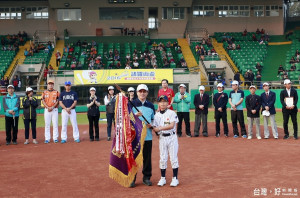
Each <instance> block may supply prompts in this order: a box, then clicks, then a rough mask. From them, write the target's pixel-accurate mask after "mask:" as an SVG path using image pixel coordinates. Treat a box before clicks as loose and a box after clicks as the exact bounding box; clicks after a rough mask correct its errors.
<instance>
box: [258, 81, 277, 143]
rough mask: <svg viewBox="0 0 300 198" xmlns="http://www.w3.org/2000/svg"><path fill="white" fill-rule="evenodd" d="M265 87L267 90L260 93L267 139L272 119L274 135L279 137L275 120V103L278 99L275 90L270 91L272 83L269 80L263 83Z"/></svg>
mask: <svg viewBox="0 0 300 198" xmlns="http://www.w3.org/2000/svg"><path fill="white" fill-rule="evenodd" d="M263 89H264V90H265V92H263V93H262V94H261V95H260V98H261V106H262V115H263V118H264V136H265V139H269V136H270V132H269V127H268V122H269V119H270V122H271V127H272V133H273V137H274V138H275V139H278V130H277V124H276V121H275V114H276V110H275V105H274V104H275V101H276V94H275V93H274V92H273V91H270V85H269V83H267V82H265V83H264V84H263Z"/></svg>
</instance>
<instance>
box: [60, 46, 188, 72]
mask: <svg viewBox="0 0 300 198" xmlns="http://www.w3.org/2000/svg"><path fill="white" fill-rule="evenodd" d="M169 41H170V42H173V40H157V41H156V42H157V44H159V43H163V44H164V45H166V44H167V42H169ZM174 41H175V40H174ZM154 42H155V40H154ZM69 45H70V47H74V52H69V53H66V52H65V53H64V54H63V57H62V59H61V62H60V65H59V70H71V67H70V66H71V64H72V61H73V60H74V59H76V62H77V63H78V62H81V64H82V65H83V67H82V69H88V65H89V59H90V57H91V55H90V51H91V48H92V44H91V43H88V45H87V46H86V47H83V46H75V44H74V43H69ZM94 48H95V49H96V51H97V56H99V55H101V57H102V63H103V64H104V69H108V67H109V65H110V64H111V63H113V64H116V62H115V61H113V60H109V58H108V55H109V52H110V51H112V52H114V51H115V50H118V52H119V56H120V63H121V67H120V68H121V69H124V68H125V64H126V55H127V54H130V56H131V60H132V56H133V53H134V50H137V52H138V53H137V55H138V57H140V55H141V53H142V52H144V51H145V50H146V49H148V50H149V51H150V52H153V53H154V54H155V55H156V59H157V66H158V68H162V67H163V58H162V51H159V50H152V45H150V46H148V45H147V43H145V42H142V43H134V42H132V43H124V44H120V43H117V42H116V43H107V44H104V43H98V44H97V45H96V46H94ZM84 51H85V52H86V55H82V52H84ZM166 52H167V53H168V52H171V53H172V56H170V57H168V60H170V59H171V58H173V59H174V60H175V63H173V64H172V63H171V64H170V68H176V67H181V66H180V63H179V60H180V58H181V57H182V54H177V52H176V51H175V49H174V47H173V46H172V47H170V48H166ZM138 62H139V68H145V65H144V60H141V59H139V60H138ZM113 68H114V67H113ZM76 69H78V68H76Z"/></svg>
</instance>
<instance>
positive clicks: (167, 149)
mask: <svg viewBox="0 0 300 198" xmlns="http://www.w3.org/2000/svg"><path fill="white" fill-rule="evenodd" d="M178 146H179V145H178V139H177V135H176V134H173V135H170V136H166V137H164V136H162V135H160V136H159V155H160V160H159V168H160V169H167V164H168V153H169V155H170V161H171V166H172V168H173V169H174V168H178V167H179V164H178V157H177V153H178Z"/></svg>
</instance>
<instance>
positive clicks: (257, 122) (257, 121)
mask: <svg viewBox="0 0 300 198" xmlns="http://www.w3.org/2000/svg"><path fill="white" fill-rule="evenodd" d="M247 120H248V136H250V137H252V135H253V123H254V124H255V126H256V137H260V127H259V126H260V118H259V117H258V118H251V117H247Z"/></svg>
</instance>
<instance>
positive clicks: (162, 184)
mask: <svg viewBox="0 0 300 198" xmlns="http://www.w3.org/2000/svg"><path fill="white" fill-rule="evenodd" d="M172 181H173V180H172ZM166 183H167V181H166V178H165V177H161V178H160V180H159V182H158V183H157V185H158V186H164V185H166Z"/></svg>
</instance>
